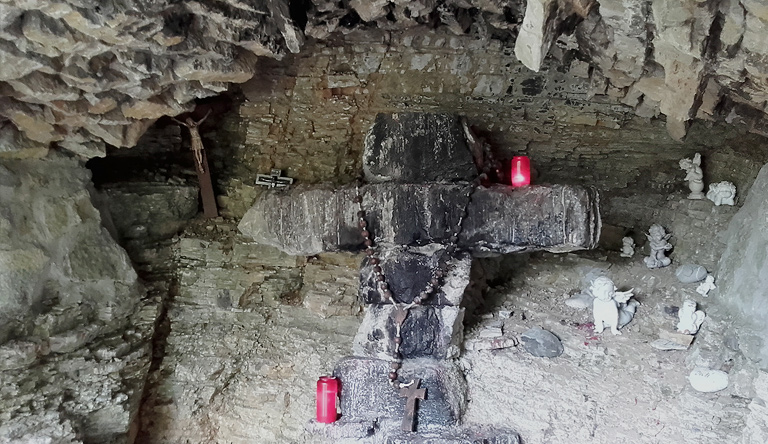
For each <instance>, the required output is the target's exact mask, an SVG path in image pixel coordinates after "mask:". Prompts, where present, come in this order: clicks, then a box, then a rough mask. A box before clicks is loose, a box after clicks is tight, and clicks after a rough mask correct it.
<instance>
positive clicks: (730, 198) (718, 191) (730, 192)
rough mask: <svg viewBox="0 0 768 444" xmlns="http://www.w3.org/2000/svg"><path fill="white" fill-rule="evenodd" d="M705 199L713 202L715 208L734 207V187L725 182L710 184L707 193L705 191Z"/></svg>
mask: <svg viewBox="0 0 768 444" xmlns="http://www.w3.org/2000/svg"><path fill="white" fill-rule="evenodd" d="M707 199H709V200H711V201H712V202H714V203H715V205H716V206H720V205H735V204H736V185H734V184H733V183H731V182H728V181H725V180H724V181H722V182H717V183H713V184H710V185H709V191H707Z"/></svg>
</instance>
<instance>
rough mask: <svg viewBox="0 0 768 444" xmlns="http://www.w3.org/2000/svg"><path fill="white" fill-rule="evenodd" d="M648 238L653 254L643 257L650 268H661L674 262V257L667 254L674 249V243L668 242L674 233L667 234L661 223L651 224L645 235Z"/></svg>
mask: <svg viewBox="0 0 768 444" xmlns="http://www.w3.org/2000/svg"><path fill="white" fill-rule="evenodd" d="M645 237H647V238H648V243H649V244H650V247H651V255H650V256H648V257H646V258H645V259H643V261H644V262H645V266H646V267H648V268H651V269H653V268H661V267H666V266H668V265H669V264H671V263H672V259H670V258H668V257H667V256H665V255H664V254H665V252H666V251H669V250H671V249H672V244H670V243H669V242H667V241H668V240H669V238H670V237H672V233H669V234H667V232H666V231H665V230H664V227H662V226H661V225H659V224H653V225H651V228H649V229H648V234H646V235H645Z"/></svg>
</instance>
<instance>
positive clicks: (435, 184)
mask: <svg viewBox="0 0 768 444" xmlns="http://www.w3.org/2000/svg"><path fill="white" fill-rule="evenodd" d="M467 132H468V128H466V126H463V125H462V122H461V120H460V119H459V118H458V117H457V116H453V115H446V114H417V113H400V114H388V115H386V114H380V115H378V116H377V118H376V122H375V123H374V125H373V128H372V129H371V130H370V132H369V133H368V135H367V137H366V139H365V147H364V152H363V170H364V173H365V179H366V181H367V182H368V184H367V185H364V186H362V187H360V189H359V190H357V189H355V187H345V188H341V189H333V188H330V187H327V186H311V185H306V186H299V187H293V188H292V189H290V190H287V191H285V192H279V193H276V192H267V193H264V194H263V195H262V196H261V197H260V198H259V199H258V200H257V201H256V203H255V204H254V206H253V207H252V208H251V209H250V210H249V211H248V212H247V213H246V215H245V216H244V217H243V219H242V220H241V222H240V225H239V229H240V231H241V232H242V233H243V234H245V235H247V236H250V237H252V238H253V239H255V240H256V241H257V242H259V243H263V244H267V245H272V246H274V247H277V248H278V249H280V250H282V251H284V252H286V253H289V254H294V255H314V254H318V253H321V252H324V251H338V250H352V251H360V250H362V248H363V247H362V243H363V240H364V239H363V237H362V235H361V233H360V228H359V227H358V226H357V222H358V216H357V212H358V208H356V204H355V203H354V202H353V198H354V197H355V196H356V195H357V194H358V192H359V193H360V194H361V195H363V207H364V208H363V209H364V210H365V213H366V220H367V223H368V228H367V230H368V231H369V232H370V233H373V236H372V238H373V239H374V242H375V244H376V245H377V246H378V248H379V250H380V251H379V253H378V257H379V259H380V264H379V266H380V267H381V268H382V269H383V273H384V275H385V276H386V277H387V283H388V284H389V286H390V290H391V291H392V293H393V294H394V299H395V300H397V301H399V302H402V303H409V302H411V301H413V298H414V297H415V296H416V295H417V294H418V293H419V291H420V290H421V289H423V288H424V287H425V285H426V284H427V282H428V281H429V280H430V274H431V271H432V270H434V269H435V265H436V263H437V261H440V260H447V261H448V267H447V269H446V272H445V277H444V278H443V282H442V284H441V285H442V286H441V287H440V288H438V289H437V290H436V291H435V292H434V293H433V294H432V296H431V297H430V298H429V299H428V300H426V301H425V302H424V303H423V304H422V305H421V306H417V307H414V308H412V309H411V310H410V311H409V313H408V316H407V318H406V319H405V322H404V323H403V325H402V328H401V336H402V344H400V345H399V352H400V353H401V355H402V358H403V362H402V368H401V369H400V370H399V372H398V375H399V377H400V378H401V379H402V380H404V381H408V380H411V379H413V380H419V382H420V383H423V384H424V386H425V388H426V389H427V390H429V394H430V395H429V398H430V399H429V402H423V403H421V405H420V406H419V408H418V410H416V408H415V406H416V404H415V403H416V399H421V398H417V397H415V395H414V396H411V397H409V398H408V399H409V402H410V401H411V400H412V401H413V410H411V407H410V405H407V406H408V410H407V414H406V418H405V419H404V420H403V424H404V425H405V424H406V423H408V421H409V418H408V415H410V414H412V415H414V417H413V418H412V419H411V420H410V421H411V422H410V424H411V425H413V421H414V420H416V417H418V418H417V421H416V422H417V423H418V424H419V425H424V426H429V427H430V428H432V427H434V426H443V427H451V426H453V425H455V424H457V423H458V422H459V421H460V414H461V412H462V411H463V410H464V406H465V404H466V402H467V398H466V391H465V390H466V389H465V384H466V383H465V382H464V379H463V375H462V373H461V371H460V370H459V369H458V368H457V367H456V365H455V364H454V362H453V361H452V360H451V358H454V357H456V356H457V355H458V354H459V351H460V350H461V343H462V340H463V317H464V308H463V307H462V299H463V298H464V297H465V294H466V293H468V292H469V291H471V289H472V288H476V287H477V286H475V285H469V283H470V267H471V263H472V255H471V253H479V254H484V255H488V254H501V253H514V252H523V251H536V250H547V251H552V252H565V251H574V250H581V249H589V248H594V246H595V245H596V244H597V239H598V237H599V233H600V216H599V210H598V197H597V194H596V192H595V191H594V190H593V189H589V188H583V187H576V186H566V185H550V186H531V187H525V188H519V189H513V188H511V187H509V186H505V185H496V186H491V187H480V188H478V189H476V190H475V191H474V193H473V194H472V198H471V200H469V202H468V201H467V197H466V191H467V186H468V184H469V183H470V182H471V181H472V180H473V179H474V178H475V177H476V175H477V167H476V165H475V161H474V159H473V155H472V152H471V150H470V148H469V144H468V143H467V138H466V136H465V134H466V133H467ZM465 209H466V211H467V215H466V217H465V218H464V219H463V223H462V230H461V233H460V235H459V238H458V242H457V246H458V249H457V250H456V251H455V252H452V253H450V252H449V251H448V250H447V249H446V248H445V246H446V245H447V244H449V243H451V240H450V237H451V235H452V233H453V232H454V230H455V228H456V224H457V221H458V220H459V219H460V217H461V215H462V214H463V212H464V211H465ZM445 255H447V256H445ZM373 268H374V266H373V265H372V264H368V263H367V261H366V262H364V264H363V266H362V267H361V272H360V299H361V302H363V303H364V304H366V311H365V316H364V318H363V321H362V323H361V326H360V329H359V330H358V334H357V336H356V337H355V340H354V344H353V347H352V353H353V355H354V356H353V357H349V358H345V359H343V360H341V361H340V362H339V363H338V364H337V366H336V369H335V370H334V374H335V375H336V376H337V377H339V379H340V380H341V382H342V385H343V387H344V390H342V392H341V410H342V414H343V415H344V417H345V421H349V422H352V423H354V422H355V421H359V422H378V423H381V420H383V419H395V418H398V419H399V418H401V415H402V413H401V412H402V410H401V408H402V407H401V401H400V399H399V397H398V392H397V391H395V390H392V388H391V386H390V385H389V382H388V380H387V374H388V372H389V362H390V361H391V360H392V357H393V355H394V354H395V352H396V351H397V349H396V348H395V344H394V341H393V340H392V338H393V337H394V333H395V329H396V326H395V322H394V321H393V318H394V315H395V310H396V308H395V307H394V306H393V305H392V304H390V303H385V301H383V300H382V298H381V295H380V293H379V292H378V290H377V282H376V281H375V279H374V278H375V276H374V272H373ZM415 388H416V387H414V389H415ZM420 390H423V389H420ZM409 396H410V395H409Z"/></svg>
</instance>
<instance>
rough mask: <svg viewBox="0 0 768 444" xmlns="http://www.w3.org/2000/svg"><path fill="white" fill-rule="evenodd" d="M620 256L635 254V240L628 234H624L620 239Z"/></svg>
mask: <svg viewBox="0 0 768 444" xmlns="http://www.w3.org/2000/svg"><path fill="white" fill-rule="evenodd" d="M621 243H622V244H623V245H622V246H621V255H620V256H621V257H632V256H634V255H635V240H634V239H632V238H631V237H629V236H624V238H623V239H622V240H621Z"/></svg>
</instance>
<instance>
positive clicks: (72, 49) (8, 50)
mask: <svg viewBox="0 0 768 444" xmlns="http://www.w3.org/2000/svg"><path fill="white" fill-rule="evenodd" d="M0 17H1V18H0V95H1V96H3V99H2V106H0V123H2V121H4V120H9V121H10V122H13V124H14V125H15V126H16V127H17V128H18V129H19V130H21V131H23V132H24V133H25V134H26V136H27V137H28V138H30V139H32V140H34V141H37V142H40V143H45V144H47V143H50V142H62V146H63V147H64V148H66V149H71V148H73V147H76V146H79V145H82V144H84V143H97V144H103V143H104V142H106V143H109V144H111V145H115V146H133V145H134V144H135V143H136V141H137V140H138V137H139V136H140V135H141V134H142V133H143V132H144V131H145V130H146V128H147V127H148V126H149V125H151V124H152V123H153V122H154V121H155V120H156V119H157V118H159V117H161V116H165V115H177V114H180V113H182V112H185V111H189V110H190V109H192V108H193V104H192V101H193V100H194V99H196V98H202V97H208V96H211V95H216V94H218V93H220V92H222V91H224V90H226V88H227V83H228V82H232V83H239V82H244V81H246V80H248V79H250V78H251V77H252V76H253V72H254V71H253V67H254V63H255V61H256V57H257V56H269V57H278V58H279V57H281V56H282V55H283V54H284V53H285V52H287V51H292V52H297V51H298V50H299V47H300V46H301V44H302V43H303V34H302V33H301V31H300V30H298V29H297V28H296V27H295V26H294V24H293V22H292V20H291V18H290V15H289V10H288V3H287V2H283V1H278V0H269V1H260V2H251V3H250V4H246V3H243V2H236V1H224V2H218V3H209V2H208V3H207V2H201V3H198V2H174V1H167V0H163V1H153V2H133V1H116V2H109V4H108V5H105V4H101V3H99V2H81V1H74V0H73V1H68V0H60V1H54V2H50V1H27V2H11V3H8V2H5V1H3V2H0ZM71 150H72V151H73V152H75V153H76V154H79V155H84V156H85V157H92V156H94V155H99V154H100V155H103V145H102V148H101V151H100V152H99V151H98V150H97V151H96V152H87V153H83V152H77V150H76V149H71Z"/></svg>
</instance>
